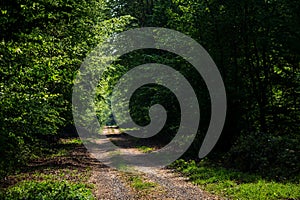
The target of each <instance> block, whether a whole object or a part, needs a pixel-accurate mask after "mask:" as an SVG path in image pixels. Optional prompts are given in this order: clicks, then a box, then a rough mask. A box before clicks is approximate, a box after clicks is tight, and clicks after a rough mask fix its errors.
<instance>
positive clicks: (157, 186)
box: [0, 128, 221, 200]
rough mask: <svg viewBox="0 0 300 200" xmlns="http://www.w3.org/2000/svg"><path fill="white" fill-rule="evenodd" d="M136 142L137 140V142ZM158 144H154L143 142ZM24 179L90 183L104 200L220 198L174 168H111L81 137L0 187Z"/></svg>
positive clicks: (130, 148) (62, 144)
mask: <svg viewBox="0 0 300 200" xmlns="http://www.w3.org/2000/svg"><path fill="white" fill-rule="evenodd" d="M106 131H108V132H107V134H111V135H113V136H111V139H112V140H113V138H114V136H116V137H115V139H116V140H118V141H119V142H121V143H122V145H123V147H126V146H127V148H126V151H130V152H131V153H135V154H138V153H141V149H139V148H134V145H136V143H135V144H134V145H133V146H130V144H131V142H130V141H129V140H126V137H124V135H123V136H121V135H120V134H121V133H120V132H119V130H118V129H114V130H113V129H111V128H109V129H107V130H106ZM135 142H136V141H135ZM139 145H141V144H139ZM143 145H149V146H152V149H154V148H155V147H154V146H153V144H143ZM22 181H58V182H61V181H67V182H70V183H83V184H87V185H90V186H88V187H91V189H92V192H93V194H94V196H95V197H96V199H105V200H115V199H120V200H140V199H141V200H148V199H149V200H150V199H162V200H164V199H167V200H171V199H172V200H188V199H190V200H192V199H195V200H201V199H209V200H211V199H221V198H220V197H218V196H215V195H212V194H209V193H208V192H206V191H203V190H201V189H200V188H199V187H198V186H196V185H193V184H192V183H191V182H189V181H188V180H187V179H186V178H184V177H183V176H182V175H180V174H179V173H177V172H175V171H174V170H172V169H166V168H163V169H156V168H152V167H140V168H139V169H135V170H132V169H131V170H130V171H128V172H124V171H118V170H116V169H113V168H110V167H108V166H106V165H104V164H103V163H101V162H100V161H98V160H97V159H95V158H94V157H93V156H92V154H91V153H89V152H88V151H87V149H86V148H85V146H84V145H82V144H81V141H80V139H79V138H69V139H61V141H60V143H59V144H58V145H55V146H54V147H53V152H52V153H50V154H49V155H45V156H44V157H39V158H36V159H34V160H32V161H30V162H29V163H28V165H27V166H24V167H23V168H22V169H20V171H18V172H16V173H15V174H12V175H9V176H7V177H5V179H4V180H1V181H0V188H3V189H5V188H8V187H10V186H14V185H15V184H17V183H19V182H22Z"/></svg>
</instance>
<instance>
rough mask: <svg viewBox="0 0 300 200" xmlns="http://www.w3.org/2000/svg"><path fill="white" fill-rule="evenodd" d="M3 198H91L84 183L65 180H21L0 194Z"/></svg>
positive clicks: (50, 199)
mask: <svg viewBox="0 0 300 200" xmlns="http://www.w3.org/2000/svg"><path fill="white" fill-rule="evenodd" d="M1 199H3V200H6V199H7V200H8V199H9V200H18V199H36V200H38V199H40V200H54V199H56V200H75V199H76V200H92V199H95V198H94V196H93V194H92V192H91V189H90V188H87V187H86V185H84V184H74V183H68V182H66V181H61V182H55V181H42V182H37V181H23V182H21V183H19V184H17V185H15V186H12V187H10V188H9V189H7V191H6V192H4V193H3V194H2V196H1Z"/></svg>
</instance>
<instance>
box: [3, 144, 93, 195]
mask: <svg viewBox="0 0 300 200" xmlns="http://www.w3.org/2000/svg"><path fill="white" fill-rule="evenodd" d="M75 149H76V151H74V150H75ZM41 155H42V156H41V157H35V158H34V159H33V160H32V161H30V162H29V163H28V166H24V167H22V168H21V169H20V170H18V171H17V172H16V173H14V174H11V175H9V176H7V177H5V178H4V179H3V180H1V182H0V183H1V184H0V199H3V200H18V199H33V200H52V199H56V200H64V199H67V200H68V199H70V200H71V199H75V200H91V199H95V198H94V196H93V194H92V189H93V185H92V184H89V183H88V179H89V177H90V175H91V169H90V167H89V163H88V159H89V158H87V157H86V154H85V150H84V148H82V144H81V142H80V140H78V139H64V140H61V141H60V142H59V144H57V146H55V148H53V149H49V150H44V151H43V153H42V154H41ZM85 162H86V163H85Z"/></svg>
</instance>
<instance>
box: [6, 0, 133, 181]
mask: <svg viewBox="0 0 300 200" xmlns="http://www.w3.org/2000/svg"><path fill="white" fill-rule="evenodd" d="M2 5H3V6H1V13H0V22H1V23H0V29H1V32H0V124H1V128H0V151H1V157H0V169H1V170H0V176H1V177H2V175H4V174H5V172H9V171H10V169H11V167H12V166H13V167H16V166H17V165H18V164H23V163H24V162H25V161H26V160H28V158H29V155H30V154H31V153H32V149H35V147H34V146H38V145H39V144H40V143H45V142H44V141H46V143H51V142H55V141H56V138H57V136H58V130H60V129H61V128H63V127H64V126H66V125H68V124H72V113H71V95H72V86H73V79H74V77H75V75H76V70H77V69H78V68H79V67H80V64H81V61H82V60H83V58H84V57H85V56H86V54H87V53H88V52H89V51H90V50H91V49H92V48H93V47H95V46H96V45H97V44H99V43H100V42H101V41H103V40H104V39H105V38H106V37H108V36H109V35H110V34H112V33H115V32H118V31H122V30H124V27H126V25H127V24H129V23H130V20H131V18H130V17H129V16H121V17H118V18H114V17H112V16H111V15H110V13H109V11H108V10H107V7H106V3H105V1H102V0H100V1H98V0H88V1H85V0H80V1H77V0H76V1H75V0H69V1H60V0H55V1H47V0H34V1H22V0H16V1H10V0H5V1H4V2H3V4H2ZM108 24H110V26H109V27H107V25H108ZM2 169H5V170H2Z"/></svg>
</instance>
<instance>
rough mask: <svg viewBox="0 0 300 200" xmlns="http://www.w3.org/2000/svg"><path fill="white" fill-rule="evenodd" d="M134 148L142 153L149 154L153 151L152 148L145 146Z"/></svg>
mask: <svg viewBox="0 0 300 200" xmlns="http://www.w3.org/2000/svg"><path fill="white" fill-rule="evenodd" d="M136 148H137V149H138V150H140V151H141V152H143V153H150V152H151V151H153V148H151V147H147V146H138V147H136Z"/></svg>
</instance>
